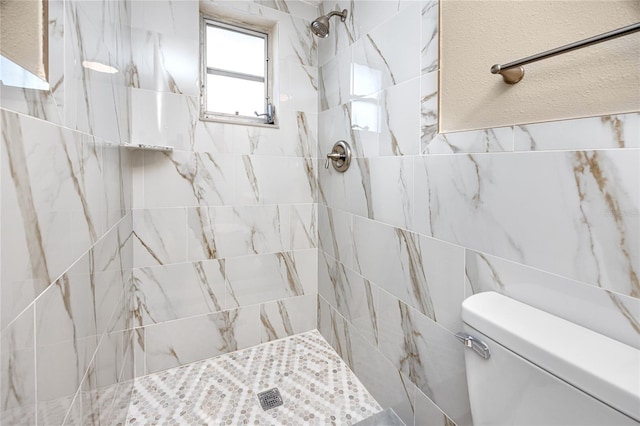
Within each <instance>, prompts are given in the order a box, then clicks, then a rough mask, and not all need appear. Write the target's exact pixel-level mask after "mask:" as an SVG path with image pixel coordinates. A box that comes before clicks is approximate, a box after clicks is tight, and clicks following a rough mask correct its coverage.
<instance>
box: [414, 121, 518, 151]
mask: <svg viewBox="0 0 640 426" xmlns="http://www.w3.org/2000/svg"><path fill="white" fill-rule="evenodd" d="M504 151H513V127H496V128H492V129H484V130H471V131H468V132H455V133H439V134H437V135H435V137H434V138H433V139H432V140H431V141H430V142H428V143H427V145H425V146H424V148H423V151H422V153H423V154H457V153H471V152H504Z"/></svg>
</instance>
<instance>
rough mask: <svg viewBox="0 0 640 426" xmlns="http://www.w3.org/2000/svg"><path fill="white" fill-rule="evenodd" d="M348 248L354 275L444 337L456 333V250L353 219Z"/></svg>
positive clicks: (459, 285) (459, 253)
mask: <svg viewBox="0 0 640 426" xmlns="http://www.w3.org/2000/svg"><path fill="white" fill-rule="evenodd" d="M353 243H354V266H355V270H356V271H359V273H360V274H362V276H364V277H365V278H367V279H368V280H370V281H372V282H373V283H375V284H377V285H379V286H380V287H382V288H383V289H384V290H386V291H388V292H390V293H391V294H393V295H394V296H395V297H398V298H399V299H401V300H402V301H403V302H404V303H407V304H408V305H410V306H412V307H414V308H415V309H417V310H418V311H420V312H421V313H422V314H424V315H426V316H428V317H429V318H430V319H432V320H434V321H437V322H438V323H440V324H441V325H442V326H443V327H446V328H448V329H449V330H450V331H454V330H455V331H457V330H458V329H459V327H460V326H461V324H462V323H461V321H460V304H461V303H462V300H463V299H464V277H463V276H462V274H461V273H460V271H462V270H463V268H464V250H463V249H462V248H461V247H455V246H453V245H450V244H447V243H444V242H442V241H438V240H435V239H432V238H427V237H424V236H420V235H418V234H415V233H413V232H409V231H405V230H403V229H399V228H394V227H391V226H387V225H384V224H381V223H379V222H373V221H370V220H367V219H363V218H357V217H356V218H354V223H353ZM381 259H382V261H381Z"/></svg>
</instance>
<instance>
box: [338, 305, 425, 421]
mask: <svg viewBox="0 0 640 426" xmlns="http://www.w3.org/2000/svg"><path fill="white" fill-rule="evenodd" d="M331 332H332V340H331V344H332V346H333V348H334V349H335V350H336V352H338V354H340V356H341V357H342V359H343V360H344V361H345V362H346V363H347V364H348V365H349V367H350V368H351V369H352V370H353V372H354V373H355V374H356V375H357V377H358V379H360V380H361V381H362V383H363V384H364V385H365V386H366V388H367V389H370V390H371V392H372V395H374V397H375V398H376V400H377V401H379V403H380V405H381V406H382V407H383V408H392V409H393V410H394V411H395V412H396V414H398V416H400V418H401V419H402V420H403V421H404V422H405V423H406V424H413V417H414V411H415V407H414V402H413V401H414V395H415V392H416V387H415V385H414V384H413V383H411V381H410V380H409V379H408V378H407V377H406V376H405V375H404V374H402V373H401V372H400V371H399V370H398V368H397V367H396V366H395V365H394V364H393V363H392V362H391V361H389V360H388V359H387V358H386V357H385V356H384V355H383V354H382V353H381V352H380V351H379V350H378V349H377V348H376V346H374V345H371V344H370V343H369V342H368V341H367V340H366V339H365V338H363V336H361V335H360V334H359V333H358V332H357V331H356V329H355V328H354V327H353V326H352V325H351V324H350V323H349V321H347V320H345V319H344V318H343V317H342V316H341V315H340V314H339V313H338V312H336V311H335V310H333V309H331Z"/></svg>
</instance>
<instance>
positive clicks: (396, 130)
mask: <svg viewBox="0 0 640 426" xmlns="http://www.w3.org/2000/svg"><path fill="white" fill-rule="evenodd" d="M420 82H421V79H419V78H414V79H412V80H409V81H407V82H404V83H402V84H399V85H397V86H393V87H389V88H388V89H386V90H385V91H384V92H383V94H382V96H381V99H380V112H379V116H380V135H379V139H378V143H379V144H380V150H379V153H380V155H417V154H419V153H420V117H421V115H420Z"/></svg>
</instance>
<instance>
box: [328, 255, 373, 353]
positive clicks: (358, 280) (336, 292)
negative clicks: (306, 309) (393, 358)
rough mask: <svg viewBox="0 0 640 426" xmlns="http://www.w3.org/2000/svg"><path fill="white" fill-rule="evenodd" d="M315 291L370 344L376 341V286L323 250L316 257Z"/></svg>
mask: <svg viewBox="0 0 640 426" xmlns="http://www.w3.org/2000/svg"><path fill="white" fill-rule="evenodd" d="M318 263H319V264H318V292H319V294H320V296H322V297H323V299H324V300H326V301H327V302H328V303H329V305H331V307H332V308H333V309H335V310H337V311H338V312H339V313H340V314H341V315H342V316H343V317H344V318H345V319H347V320H348V321H349V322H350V323H351V324H352V325H353V327H355V329H356V330H358V333H359V334H361V335H362V337H364V338H365V339H366V340H367V341H368V342H369V343H371V344H372V345H377V342H378V324H377V322H378V321H377V298H378V292H377V287H375V286H373V285H372V284H371V283H370V282H369V281H368V280H366V279H365V278H363V277H362V276H360V275H358V274H357V273H355V272H354V271H352V270H350V269H349V268H345V266H344V265H342V264H341V263H339V262H337V261H336V260H335V259H333V258H331V257H330V256H327V255H325V254H323V253H321V254H320V256H319V258H318Z"/></svg>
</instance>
